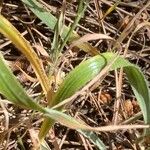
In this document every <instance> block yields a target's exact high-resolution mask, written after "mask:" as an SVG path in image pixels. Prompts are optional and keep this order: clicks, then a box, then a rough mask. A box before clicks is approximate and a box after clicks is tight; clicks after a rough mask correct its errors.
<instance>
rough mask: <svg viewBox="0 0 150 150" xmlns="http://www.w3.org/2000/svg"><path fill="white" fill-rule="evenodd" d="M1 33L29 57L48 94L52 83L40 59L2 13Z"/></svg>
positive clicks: (0, 19)
mask: <svg viewBox="0 0 150 150" xmlns="http://www.w3.org/2000/svg"><path fill="white" fill-rule="evenodd" d="M0 33H2V34H3V35H4V36H6V37H7V38H8V39H9V40H10V41H12V43H13V44H14V45H15V46H16V47H17V48H18V49H19V50H20V51H21V52H22V53H23V54H24V55H25V56H26V57H27V59H28V61H29V62H30V63H31V64H32V67H33V69H34V71H35V74H36V76H37V78H38V79H39V82H40V84H41V86H42V88H43V90H44V93H45V94H47V93H48V91H49V90H50V84H49V82H48V81H49V80H48V77H47V75H46V74H45V71H44V69H43V66H42V63H41V61H40V59H39V58H38V56H37V54H36V53H35V52H34V50H33V49H32V47H31V45H30V44H29V43H28V41H26V39H25V38H23V37H22V35H21V34H20V33H19V31H18V30H17V29H16V28H15V27H14V26H13V25H12V24H11V23H10V22H9V21H8V20H7V19H6V18H4V17H3V16H2V15H0Z"/></svg>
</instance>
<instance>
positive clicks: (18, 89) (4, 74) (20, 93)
mask: <svg viewBox="0 0 150 150" xmlns="http://www.w3.org/2000/svg"><path fill="white" fill-rule="evenodd" d="M0 93H1V94H2V95H4V96H5V97H6V98H7V99H8V100H9V101H11V102H13V103H15V104H17V105H20V106H21V107H26V108H28V109H35V110H42V109H41V107H40V106H39V105H38V104H37V103H35V102H34V101H33V100H32V99H31V98H30V97H29V96H28V95H27V94H26V92H25V91H24V89H23V88H22V86H21V85H20V84H19V82H18V81H17V80H16V78H15V76H14V75H13V74H12V72H11V70H10V68H9V67H8V66H7V65H6V63H5V60H4V59H3V56H2V54H1V53H0Z"/></svg>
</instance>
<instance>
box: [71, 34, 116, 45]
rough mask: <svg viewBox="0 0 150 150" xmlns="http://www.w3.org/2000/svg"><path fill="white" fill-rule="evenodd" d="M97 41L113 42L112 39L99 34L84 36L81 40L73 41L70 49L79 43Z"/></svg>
mask: <svg viewBox="0 0 150 150" xmlns="http://www.w3.org/2000/svg"><path fill="white" fill-rule="evenodd" d="M98 39H105V40H106V39H107V40H113V38H111V37H110V36H108V35H105V34H100V33H93V34H86V35H84V36H82V37H81V38H79V39H78V40H76V41H73V42H72V44H71V46H70V47H74V46H78V45H80V44H81V43H84V42H87V41H92V40H98Z"/></svg>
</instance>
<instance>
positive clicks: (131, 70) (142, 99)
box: [40, 53, 150, 135]
mask: <svg viewBox="0 0 150 150" xmlns="http://www.w3.org/2000/svg"><path fill="white" fill-rule="evenodd" d="M114 57H115V54H113V53H104V54H102V55H97V56H95V57H93V58H91V59H89V60H87V61H85V62H83V63H81V64H80V65H79V66H77V67H76V68H75V69H74V70H73V71H71V72H70V73H69V75H68V76H67V77H66V79H65V80H64V82H63V83H62V84H61V86H60V88H59V89H58V91H57V93H56V94H55V96H54V98H53V100H52V101H51V102H53V103H52V106H54V105H57V104H58V103H60V102H62V101H63V100H65V99H66V98H68V97H70V96H72V95H73V94H74V93H75V92H77V91H78V90H80V89H81V88H82V87H83V86H84V85H85V84H86V83H87V82H89V81H90V80H91V79H93V78H94V77H95V76H96V75H97V74H98V73H99V72H100V71H101V70H102V68H103V67H104V66H106V65H107V64H108V62H109V61H110V60H111V59H113V58H114ZM121 67H124V70H125V73H126V74H127V78H128V80H129V82H130V84H131V87H132V89H133V92H134V94H135V96H136V98H137V100H138V102H139V105H140V107H141V110H142V113H143V116H144V121H145V123H150V116H149V115H148V114H149V112H150V92H149V89H148V85H147V82H146V80H145V78H144V76H143V74H142V73H141V71H140V69H139V68H138V67H136V66H135V65H133V64H131V63H130V62H128V61H127V60H125V59H124V58H122V57H118V58H117V60H116V61H115V62H114V63H113V64H112V66H111V69H110V70H115V69H118V68H121ZM50 122H51V120H49V119H46V120H45V121H44V123H43V125H42V128H41V132H40V133H41V134H42V135H46V133H47V131H48V130H49V124H50ZM147 131H148V130H147ZM147 131H146V132H147Z"/></svg>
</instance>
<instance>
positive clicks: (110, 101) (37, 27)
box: [0, 0, 150, 150]
mask: <svg viewBox="0 0 150 150" xmlns="http://www.w3.org/2000/svg"><path fill="white" fill-rule="evenodd" d="M41 2H42V1H41ZM44 2H45V3H46V6H45V7H48V8H52V10H49V11H51V12H52V13H53V14H54V15H55V16H59V11H60V8H61V6H62V1H60V0H57V1H54V0H49V1H48V0H47V1H46V0H45V1H44ZM114 2H115V0H112V1H109V0H91V1H90V4H89V6H88V8H87V10H86V12H85V16H84V17H83V18H82V19H81V20H80V22H79V25H78V26H77V27H76V31H77V32H78V33H79V35H81V36H82V35H85V34H87V33H103V34H107V35H109V36H111V37H112V38H113V39H114V40H117V39H118V38H119V37H120V35H121V33H122V32H123V30H124V29H125V28H126V27H127V25H129V24H130V23H131V21H132V20H133V19H135V21H134V23H133V24H132V25H131V27H130V30H131V32H130V33H129V35H127V34H126V35H125V37H124V40H123V41H120V45H121V49H116V50H115V51H119V50H120V51H121V54H123V52H124V50H125V46H126V44H127V42H128V39H129V37H130V36H131V33H132V32H133V31H134V29H135V28H136V27H137V26H138V25H139V24H140V23H143V22H144V21H150V20H149V19H150V6H149V7H147V8H146V9H145V10H143V11H142V12H141V13H139V12H140V11H141V9H142V8H143V7H144V6H145V5H146V3H147V1H146V0H143V1H136V0H122V1H121V2H120V4H119V5H118V6H117V8H116V9H115V10H113V11H112V12H111V13H110V14H108V15H107V16H106V17H105V18H103V15H104V14H105V13H106V11H107V10H108V8H110V6H112V4H114ZM43 4H44V3H43ZM77 6H78V2H76V1H73V0H72V2H70V3H67V6H66V12H65V14H66V20H65V24H66V25H69V24H70V23H71V20H72V21H73V20H74V18H75V16H76V8H77ZM1 13H2V14H3V15H4V16H5V17H6V18H7V19H8V20H9V21H10V22H11V23H12V24H13V25H14V26H15V27H16V28H17V29H18V30H19V31H20V32H21V33H22V34H23V35H24V37H25V38H26V39H27V40H28V41H29V42H30V43H31V45H32V46H33V47H34V49H35V50H36V52H37V53H38V55H39V56H40V57H41V59H42V60H43V64H44V63H45V59H46V58H45V57H44V56H43V55H42V54H40V52H39V51H38V48H37V47H38V46H39V45H40V46H41V47H43V48H44V49H45V50H47V51H48V52H49V50H50V48H51V42H52V39H53V35H54V33H53V31H52V30H49V29H48V28H47V27H46V25H44V24H42V23H41V21H40V20H39V19H38V18H37V17H36V16H35V15H34V14H33V13H32V12H30V10H29V9H28V8H27V7H25V6H24V5H23V3H22V2H21V1H19V0H4V2H3V5H2V10H1ZM137 13H139V15H138V16H137ZM102 18H103V19H102ZM91 45H93V46H95V47H96V48H97V49H98V50H99V51H100V52H101V53H102V52H106V51H114V50H113V49H112V48H113V43H112V42H110V41H107V40H96V41H92V42H91ZM67 46H68V45H66V47H67ZM0 50H1V52H2V53H3V55H4V57H5V59H6V60H7V61H8V62H9V64H10V67H11V68H12V70H13V73H14V74H15V75H16V77H17V78H18V80H19V81H20V82H21V84H22V85H23V86H24V87H25V88H26V89H27V91H28V93H30V95H31V96H32V97H34V98H36V99H40V97H39V95H40V92H41V88H40V87H39V86H38V84H37V82H32V81H33V80H32V81H31V79H30V78H29V77H27V76H26V75H25V74H24V73H22V72H21V71H20V69H18V67H16V66H19V67H20V68H21V69H23V70H24V72H26V73H27V74H28V75H30V76H31V77H32V78H35V75H34V72H33V70H32V69H31V66H30V64H29V62H28V61H27V60H26V59H25V57H24V56H23V55H22V54H21V53H20V52H19V51H18V50H17V49H16V48H15V47H14V46H13V45H12V44H11V43H10V42H9V41H8V40H7V39H6V38H4V37H3V36H2V35H0ZM64 52H65V48H64V51H63V53H64ZM89 56H90V55H89V54H86V53H85V52H83V51H81V50H75V51H69V52H67V54H66V57H65V60H61V61H60V65H59V67H58V68H57V71H58V70H59V71H60V72H62V74H63V75H64V74H67V73H68V72H69V71H70V70H72V69H73V68H74V67H75V66H77V65H78V64H79V63H80V62H81V61H82V60H84V59H85V58H87V57H89ZM126 58H127V59H128V60H130V61H131V62H132V63H134V64H137V65H138V66H139V67H140V68H141V70H142V72H143V73H144V74H145V76H146V78H147V80H148V81H149V82H150V28H149V27H147V26H146V27H142V29H141V30H139V31H138V32H137V33H135V35H134V36H133V38H132V40H131V42H130V45H129V48H128V51H127V54H126ZM16 64H17V65H16ZM118 73H119V72H118ZM118 73H117V71H116V73H114V72H111V73H110V74H108V76H107V77H106V78H105V79H104V81H103V82H102V83H101V84H96V85H95V86H94V87H92V88H91V89H89V90H88V92H84V93H82V94H81V95H80V96H78V97H77V99H75V100H74V101H73V102H72V103H70V104H67V106H66V110H67V113H69V114H71V115H72V116H78V117H79V118H80V119H82V120H83V121H85V122H86V123H87V124H89V125H91V126H104V125H110V124H114V123H122V122H125V121H127V120H128V119H129V118H131V117H135V116H136V114H137V113H139V112H140V108H139V106H138V104H137V101H136V99H135V97H134V95H133V93H132V90H131V88H130V86H129V84H128V82H127V80H126V77H125V76H123V86H122V88H121V89H119V90H121V91H122V92H121V95H120V96H121V97H120V98H119V102H117V100H116V81H117V74H118ZM58 86H59V85H58ZM56 88H57V87H56ZM42 101H44V100H42ZM43 103H44V102H43ZM117 104H119V106H118V105H117ZM3 106H4V107H2V106H1V107H0V133H1V135H0V149H4V148H5V149H9V150H10V149H32V148H33V147H34V140H33V139H32V138H33V134H34V133H35V134H37V133H38V131H39V128H40V125H41V121H42V120H41V114H39V113H35V112H33V111H31V110H24V109H21V108H20V107H17V106H14V105H13V104H9V103H8V101H7V100H5V101H4V103H3ZM5 109H6V110H5ZM118 110H119V111H118ZM4 111H7V113H8V117H9V122H8V129H6V126H5V124H6V118H5V117H6V116H5V115H4ZM117 112H118V115H117V117H116V114H117ZM133 123H137V124H142V123H143V119H142V118H140V119H139V120H138V119H136V121H134V122H133ZM53 131H54V132H55V136H54V134H52V133H51V132H52V131H51V132H50V133H49V135H47V137H46V141H47V142H48V144H49V146H50V147H51V148H52V149H64V150H67V149H72V150H73V149H76V150H77V149H80V150H81V149H85V150H88V149H89V150H92V149H96V147H95V146H94V145H93V144H91V143H90V142H89V141H88V140H87V139H86V138H84V137H83V136H82V135H80V134H79V133H78V132H76V131H74V130H70V129H68V128H66V127H64V126H62V125H60V124H59V123H56V124H55V125H54V128H53ZM140 132H141V131H140V130H123V131H117V132H111V133H109V132H104V133H97V134H98V136H99V137H100V139H101V140H102V141H103V142H104V143H105V145H106V146H107V147H108V149H113V150H115V149H116V150H118V149H134V150H136V149H141V148H142V146H141V145H140V144H138V143H137V144H136V139H137V137H138V135H139V133H140ZM52 135H53V136H52ZM58 147H59V148H58ZM145 147H146V146H145ZM33 149H34V148H33Z"/></svg>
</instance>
